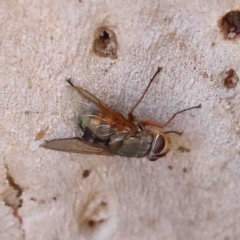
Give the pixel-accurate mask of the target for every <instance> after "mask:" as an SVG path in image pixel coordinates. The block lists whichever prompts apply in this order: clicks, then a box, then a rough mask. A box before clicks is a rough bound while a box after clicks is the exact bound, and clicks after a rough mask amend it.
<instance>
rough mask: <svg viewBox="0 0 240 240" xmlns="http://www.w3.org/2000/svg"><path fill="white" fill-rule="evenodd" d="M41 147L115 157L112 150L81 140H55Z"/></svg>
mask: <svg viewBox="0 0 240 240" xmlns="http://www.w3.org/2000/svg"><path fill="white" fill-rule="evenodd" d="M40 147H43V148H47V149H51V150H56V151H62V152H72V153H82V154H95V155H114V152H112V151H111V150H110V149H108V148H105V147H104V146H103V145H100V144H91V143H89V142H87V141H84V140H82V139H80V138H66V139H54V140H51V141H46V142H45V143H43V144H41V145H40Z"/></svg>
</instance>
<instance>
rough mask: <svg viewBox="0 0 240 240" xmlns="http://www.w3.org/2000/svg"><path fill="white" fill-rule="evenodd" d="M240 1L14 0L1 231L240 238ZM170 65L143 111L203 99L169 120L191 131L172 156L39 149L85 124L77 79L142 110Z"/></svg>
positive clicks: (5, 7)
mask: <svg viewBox="0 0 240 240" xmlns="http://www.w3.org/2000/svg"><path fill="white" fill-rule="evenodd" d="M239 5H240V1H239V0H238V1H217V0H213V1H200V0H197V1H190V0H180V1H175V0H173V1H163V0H161V1H158V0H151V1H144V0H140V1H132V0H127V1H122V0H115V1H110V0H106V1H102V0H98V1H86V0H82V1H77V0H70V1H67V0H58V1H57V0H51V1H30V0H25V1H22V0H20V1H14V0H10V1H4V0H1V1H0V46H1V48H0V109H1V115H0V135H1V138H0V152H1V156H0V239H1V240H9V239H17V240H20V239H29V240H31V239H36V240H38V239H39V240H42V239H45V240H48V239H49V240H52V239H63V240H66V239H71V240H75V239H83V240H84V239H88V240H89V239H92V240H95V239H96V240H101V239H103V240H106V239H111V240H113V239H114V240H120V239H121V240H122V239H124V240H125V239H129V240H130V239H131V240H135V239H138V240H139V239H151V240H155V239H157V240H159V239H164V240H166V239H170V240H175V239H176V240H177V239H185V240H188V239H189V240H192V239H194V240H200V239H218V240H219V239H222V240H233V239H240V228H239V224H240V203H239V199H240V165H239V164H240V144H239V143H240V125H239V119H240V111H239V103H240V95H239V92H240V87H239V84H236V87H234V88H230V89H228V88H226V87H225V86H224V78H226V72H227V71H229V70H230V69H233V70H235V71H236V74H237V75H238V76H240V69H239V62H240V54H239V44H240V43H239V40H237V39H235V40H234V39H226V38H225V37H224V34H223V32H221V31H220V30H219V19H221V17H222V16H223V15H224V14H225V13H226V12H228V11H230V10H232V9H234V10H236V9H237V8H239ZM102 27H105V28H106V27H107V28H109V29H110V30H112V31H113V32H114V33H115V37H116V39H115V42H114V43H112V42H111V39H112V35H111V34H106V33H103V34H102V35H101V34H99V35H97V34H96V31H97V29H99V28H100V29H101V28H102ZM96 37H98V38H99V39H100V40H99V41H97V43H98V46H97V47H98V48H100V51H102V50H101V48H105V50H104V51H102V52H101V54H103V55H104V54H106V56H107V57H104V56H100V55H101V54H100V55H99V54H98V55H96V54H95V52H94V48H93V43H94V41H95V40H96V39H95V38H96ZM109 38H110V40H109ZM109 56H112V57H109ZM158 66H161V67H163V71H162V72H161V74H159V75H158V77H157V79H156V80H155V81H154V83H153V84H152V86H151V88H150V89H149V92H148V94H147V96H146V98H144V100H143V102H142V103H141V104H140V106H139V107H138V109H137V110H136V112H135V114H136V115H137V117H139V118H143V119H144V118H152V119H154V120H157V121H159V122H165V121H166V120H167V119H168V118H169V117H170V116H171V115H172V114H173V113H174V112H176V111H178V110H181V109H183V108H186V107H189V106H193V105H197V104H199V103H201V104H202V109H200V110H192V111H191V112H186V113H183V114H182V115H179V116H178V117H176V119H175V120H174V121H173V122H172V123H171V124H170V125H169V128H168V129H172V130H178V131H184V134H183V135H182V136H177V135H172V148H171V151H170V153H169V154H168V155H167V156H166V157H165V158H163V159H161V160H159V161H157V162H149V161H148V160H147V159H145V158H144V159H127V158H120V157H117V156H116V157H104V156H86V155H77V154H69V153H61V152H54V151H49V150H45V149H41V148H39V144H41V143H42V142H43V141H44V139H52V138H61V137H69V136H72V134H73V132H72V130H71V126H72V122H71V114H69V109H68V103H67V102H66V101H65V100H64V98H63V97H62V91H63V89H64V88H65V86H66V82H65V79H66V78H72V81H73V82H74V83H75V84H76V85H80V86H83V87H84V88H85V89H88V90H90V91H91V92H92V93H93V94H95V95H96V96H97V97H99V98H100V99H101V100H103V101H104V102H106V103H107V104H109V105H110V106H112V107H114V108H115V109H116V110H118V111H122V112H128V111H129V110H130V108H131V106H132V105H133V104H134V103H135V102H136V100H137V99H138V98H139V96H140V94H141V93H142V91H143V90H144V89H145V87H146V86H147V84H148V81H149V79H150V78H151V76H152V75H153V73H154V72H155V71H156V69H157V67H158ZM186 149H187V150H186ZM86 170H89V174H87V175H88V176H87V177H86ZM7 175H8V176H10V177H11V179H12V180H13V182H12V183H11V181H9V180H8V181H6V180H7V179H6V176H7ZM9 179H10V178H9ZM17 186H18V187H20V188H21V191H22V192H21V194H20V195H19V191H18V189H17Z"/></svg>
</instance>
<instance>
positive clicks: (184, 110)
mask: <svg viewBox="0 0 240 240" xmlns="http://www.w3.org/2000/svg"><path fill="white" fill-rule="evenodd" d="M194 108H201V104H199V105H198V106H194V107H190V108H186V109H183V110H181V111H179V112H176V113H174V114H173V115H172V117H171V118H170V119H169V120H168V121H167V122H166V123H165V124H164V125H163V126H162V127H163V128H164V127H166V126H167V125H168V124H169V123H170V122H171V121H172V120H173V119H174V118H175V117H176V116H177V115H178V114H180V113H183V112H186V111H188V110H191V109H194Z"/></svg>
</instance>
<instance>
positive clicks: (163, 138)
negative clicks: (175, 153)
mask: <svg viewBox="0 0 240 240" xmlns="http://www.w3.org/2000/svg"><path fill="white" fill-rule="evenodd" d="M170 143H171V140H170V138H169V137H168V136H167V135H166V134H164V133H163V132H157V133H156V134H155V135H154V138H153V141H152V147H151V149H150V152H149V155H148V159H149V160H150V161H156V160H158V158H161V157H164V156H165V155H166V154H167V153H168V151H169V147H170Z"/></svg>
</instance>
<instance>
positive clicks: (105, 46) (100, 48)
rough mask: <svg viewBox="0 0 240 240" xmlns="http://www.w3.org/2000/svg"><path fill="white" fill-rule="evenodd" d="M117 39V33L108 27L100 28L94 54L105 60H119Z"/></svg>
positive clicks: (97, 32) (94, 45) (96, 35)
mask: <svg viewBox="0 0 240 240" xmlns="http://www.w3.org/2000/svg"><path fill="white" fill-rule="evenodd" d="M117 48H118V43H117V38H116V35H115V33H114V32H113V31H112V30H111V29H109V28H108V27H100V28H98V29H97V30H96V33H95V40H94V42H93V52H94V53H95V54H96V55H98V56H100V57H105V58H111V59H116V58H117Z"/></svg>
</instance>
